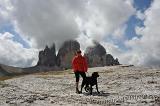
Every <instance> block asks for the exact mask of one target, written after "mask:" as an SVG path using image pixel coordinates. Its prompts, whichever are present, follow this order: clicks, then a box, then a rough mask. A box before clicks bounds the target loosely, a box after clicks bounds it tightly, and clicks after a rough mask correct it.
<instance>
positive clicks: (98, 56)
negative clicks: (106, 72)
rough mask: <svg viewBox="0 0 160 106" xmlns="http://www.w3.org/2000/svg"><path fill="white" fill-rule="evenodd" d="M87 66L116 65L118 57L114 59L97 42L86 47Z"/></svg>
mask: <svg viewBox="0 0 160 106" xmlns="http://www.w3.org/2000/svg"><path fill="white" fill-rule="evenodd" d="M85 57H86V58H87V61H88V65H89V67H98V66H106V65H107V66H109V65H118V64H119V62H118V59H114V58H113V56H112V55H111V54H107V53H106V49H105V48H104V47H103V46H102V45H101V44H100V43H98V42H94V45H93V46H90V47H87V49H86V51H85Z"/></svg>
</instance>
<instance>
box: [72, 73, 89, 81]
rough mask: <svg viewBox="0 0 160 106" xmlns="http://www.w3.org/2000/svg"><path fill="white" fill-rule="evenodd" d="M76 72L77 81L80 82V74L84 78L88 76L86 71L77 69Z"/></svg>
mask: <svg viewBox="0 0 160 106" xmlns="http://www.w3.org/2000/svg"><path fill="white" fill-rule="evenodd" d="M74 74H75V77H76V82H79V75H81V77H82V78H83V80H85V78H86V73H85V72H80V71H76V72H74Z"/></svg>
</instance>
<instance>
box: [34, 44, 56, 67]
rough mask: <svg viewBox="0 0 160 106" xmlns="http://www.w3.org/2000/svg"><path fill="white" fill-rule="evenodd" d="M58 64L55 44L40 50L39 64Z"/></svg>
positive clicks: (49, 65)
mask: <svg viewBox="0 0 160 106" xmlns="http://www.w3.org/2000/svg"><path fill="white" fill-rule="evenodd" d="M55 65H56V50H55V44H53V45H52V47H51V48H49V47H48V46H46V48H45V49H44V50H42V51H40V52H39V60H38V63H37V66H48V67H53V66H55Z"/></svg>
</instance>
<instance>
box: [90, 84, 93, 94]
mask: <svg viewBox="0 0 160 106" xmlns="http://www.w3.org/2000/svg"><path fill="white" fill-rule="evenodd" d="M92 90H93V89H92V86H91V85H90V94H91V95H92Z"/></svg>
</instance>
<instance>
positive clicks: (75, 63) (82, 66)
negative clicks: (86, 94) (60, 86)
mask: <svg viewBox="0 0 160 106" xmlns="http://www.w3.org/2000/svg"><path fill="white" fill-rule="evenodd" d="M72 68H73V71H74V73H75V77H76V93H78V94H79V93H82V92H81V91H79V89H78V84H79V75H81V77H82V78H83V80H85V78H86V73H85V72H87V69H88V65H87V62H86V59H85V57H83V56H82V55H81V50H78V51H77V52H76V56H75V57H74V58H73V60H72Z"/></svg>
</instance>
